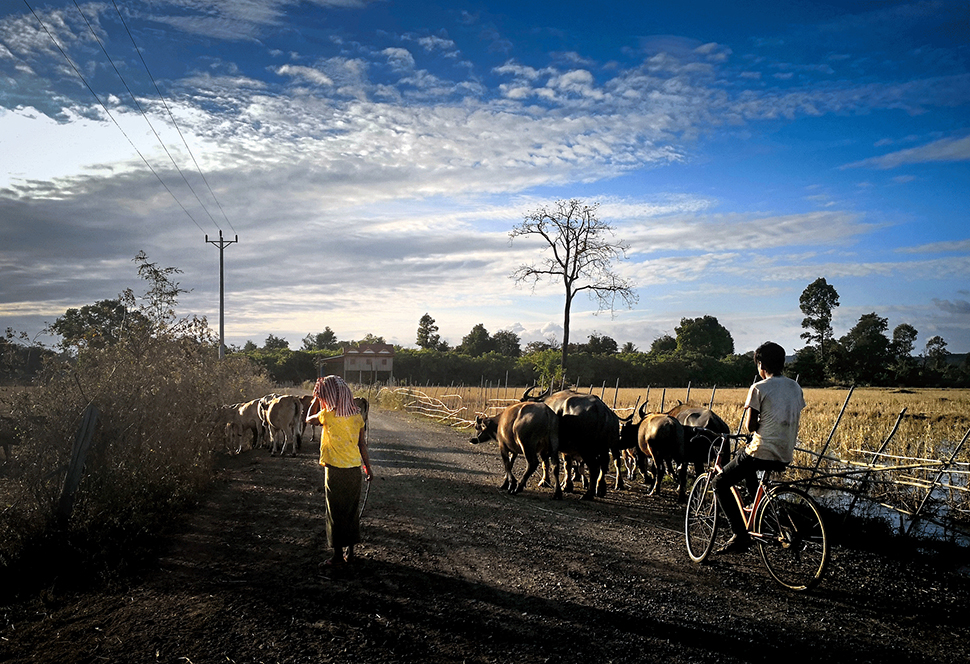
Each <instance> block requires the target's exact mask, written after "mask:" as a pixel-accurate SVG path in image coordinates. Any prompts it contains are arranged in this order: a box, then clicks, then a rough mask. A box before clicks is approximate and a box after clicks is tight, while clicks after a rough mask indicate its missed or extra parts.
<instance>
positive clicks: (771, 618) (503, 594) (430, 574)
mask: <svg viewBox="0 0 970 664" xmlns="http://www.w3.org/2000/svg"><path fill="white" fill-rule="evenodd" d="M467 439H468V435H467V433H464V432H457V431H453V430H451V429H448V428H445V427H441V426H437V425H434V424H431V423H428V422H425V421H421V420H415V419H413V418H411V417H410V416H407V415H404V414H401V413H397V412H388V411H374V412H372V414H371V432H370V446H371V456H372V459H373V461H374V467H375V472H376V475H377V479H375V481H374V482H373V483H372V485H371V487H370V490H369V495H368V496H367V501H366V503H365V506H364V512H363V519H362V526H363V531H364V542H363V543H362V544H361V545H360V546H359V547H358V554H359V560H358V562H357V563H355V564H354V565H352V566H345V567H343V568H337V569H329V568H326V567H322V566H321V565H320V563H322V562H323V561H324V560H325V559H326V558H327V557H328V555H329V552H328V550H327V547H326V535H325V525H324V518H323V497H322V494H321V493H320V492H319V491H318V490H317V488H316V486H317V472H316V470H317V469H316V466H315V454H314V452H313V451H311V450H309V449H308V448H307V447H304V449H303V451H302V453H301V454H300V455H299V456H298V457H296V458H291V457H286V458H274V457H270V456H269V453H268V451H267V450H256V451H249V452H244V453H243V454H241V455H239V456H236V457H227V458H226V459H225V460H224V468H223V469H222V471H221V473H220V480H219V482H218V483H217V485H216V486H215V487H214V488H213V490H212V491H211V493H210V494H209V495H208V496H207V498H206V500H205V501H203V503H202V504H201V506H200V507H199V508H198V509H197V510H195V511H194V512H193V513H191V514H190V515H188V516H187V517H186V519H185V522H184V526H183V527H182V528H181V529H180V531H179V532H177V533H175V534H173V535H172V536H171V537H168V538H166V539H165V541H164V542H163V545H162V547H161V548H160V549H159V551H158V553H157V558H156V559H155V560H154V561H153V562H152V564H150V565H148V566H147V567H145V568H143V569H141V570H140V571H139V572H138V573H137V574H130V575H127V576H125V577H124V578H123V579H121V580H118V579H115V580H114V581H113V582H111V583H103V584H99V585H98V587H97V588H88V589H85V590H77V589H76V587H75V589H74V590H71V589H69V587H68V586H66V585H65V584H64V583H63V582H55V583H54V584H52V585H51V587H49V588H47V589H45V590H44V591H43V592H42V593H41V594H40V595H39V596H37V597H33V598H30V599H29V600H26V601H21V602H19V603H16V604H12V605H9V606H5V607H0V610H2V614H0V616H2V618H3V620H2V624H0V661H4V662H12V663H13V662H16V663H21V662H24V663H25V662H31V663H37V662H65V663H71V664H77V663H81V662H172V663H176V662H178V663H181V664H185V663H188V664H203V663H213V664H214V663H217V662H237V663H241V662H313V663H317V662H355V663H371V662H373V663H390V662H469V663H478V662H502V663H505V662H513V661H514V662H524V663H533V662H534V663H558V662H562V663H568V662H595V663H601V662H654V661H664V662H674V663H679V662H761V661H771V662H799V661H821V662H879V663H889V662H893V663H895V662H927V663H930V662H932V663H938V662H959V663H961V664H963V663H965V662H967V661H968V658H970V646H968V643H970V613H968V606H970V581H968V579H967V577H966V576H964V575H963V574H961V573H960V572H959V571H958V570H957V564H955V563H954V562H953V561H952V559H951V560H945V559H943V558H941V557H939V556H937V555H932V554H929V553H918V552H917V553H915V554H914V553H913V551H912V550H911V549H907V551H906V552H905V553H904V552H900V551H895V550H893V547H892V546H887V545H883V547H882V548H883V549H884V551H882V552H879V553H876V552H873V551H865V550H863V549H860V548H858V547H856V546H847V545H845V544H844V540H843V545H842V546H836V548H835V551H834V560H833V564H832V566H831V567H830V569H829V573H828V575H827V577H826V579H825V580H824V581H823V583H822V585H821V586H820V587H819V588H818V589H816V590H815V591H813V592H811V593H808V594H794V593H791V592H788V591H785V590H784V589H782V588H781V587H780V586H778V585H777V584H776V583H775V582H774V581H772V579H771V578H770V577H769V576H768V574H767V572H766V570H765V568H764V566H763V565H762V563H761V560H760V558H759V556H758V554H757V553H756V552H754V551H752V552H751V553H748V554H742V555H740V556H733V557H731V556H720V557H715V559H714V560H713V561H712V562H711V563H709V564H705V565H696V564H694V563H692V562H691V561H690V560H689V559H688V557H687V554H686V551H685V547H684V538H683V531H682V523H681V522H682V518H683V508H682V506H680V505H678V504H677V502H676V500H675V493H674V490H673V488H672V486H665V487H664V490H663V491H662V493H661V495H658V496H655V497H650V496H647V495H646V494H645V491H644V488H643V485H642V484H640V483H637V484H634V485H632V486H631V487H630V488H628V489H627V490H625V491H620V492H617V491H612V490H611V491H610V492H609V494H608V495H607V497H606V498H604V499H598V500H596V501H594V502H585V501H580V500H579V494H572V495H567V496H566V498H565V500H563V501H562V502H553V501H551V500H550V496H551V491H550V490H548V489H539V488H537V487H535V485H534V484H532V485H530V486H529V487H528V488H527V489H526V490H525V491H524V492H523V493H521V494H520V495H518V496H510V495H508V494H506V493H502V492H500V491H499V490H498V486H499V484H500V483H501V480H502V477H501V473H500V468H501V464H500V462H499V458H498V454H497V450H496V448H495V447H494V444H493V445H481V446H472V445H469V444H468V442H467ZM519 464H520V467H519V469H518V470H519V472H520V473H521V470H522V467H521V465H522V462H521V461H520V462H519ZM873 548H878V547H873ZM963 562H967V561H963Z"/></svg>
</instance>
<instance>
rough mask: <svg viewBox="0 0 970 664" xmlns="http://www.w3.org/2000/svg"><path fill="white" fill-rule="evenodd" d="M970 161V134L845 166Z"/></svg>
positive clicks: (891, 166)
mask: <svg viewBox="0 0 970 664" xmlns="http://www.w3.org/2000/svg"><path fill="white" fill-rule="evenodd" d="M947 161H970V136H965V137H964V138H943V139H940V140H938V141H933V142H932V143H928V144H926V145H921V146H919V147H915V148H909V149H907V150H899V151H898V152H891V153H889V154H886V155H882V156H881V157H872V158H870V159H863V160H862V161H856V162H853V163H851V164H846V165H845V166H843V168H878V169H882V170H887V169H890V168H898V167H899V166H904V165H906V164H925V163H932V162H947Z"/></svg>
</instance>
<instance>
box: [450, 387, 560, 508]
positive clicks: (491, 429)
mask: <svg viewBox="0 0 970 664" xmlns="http://www.w3.org/2000/svg"><path fill="white" fill-rule="evenodd" d="M475 431H476V432H477V435H476V436H475V437H474V438H472V439H471V440H470V441H469V442H471V443H473V444H477V443H484V442H485V441H488V440H493V439H494V440H497V441H498V445H499V453H500V454H501V455H502V463H503V464H504V466H505V482H503V483H502V489H504V490H506V491H508V492H509V493H511V494H516V493H519V492H520V491H522V489H524V488H525V485H526V483H527V482H528V481H529V478H530V477H532V474H533V473H535V471H536V468H538V467H539V461H540V460H541V461H542V463H543V465H544V466H545V467H546V468H549V467H550V466H551V468H552V473H553V476H554V479H555V484H554V485H553V486H554V487H555V490H554V493H553V496H552V497H553V499H554V500H562V487H561V486H560V485H559V420H558V418H557V416H556V414H555V413H554V412H553V411H552V409H551V408H549V406H547V405H546V404H544V403H541V402H534V401H526V402H520V403H516V404H512V405H511V406H509V407H508V408H506V409H505V410H504V411H502V412H501V413H500V414H499V415H498V416H497V417H483V416H481V415H479V416H478V417H477V418H475ZM520 454H522V455H523V456H525V458H526V460H527V461H528V466H527V467H526V469H525V475H523V476H522V480H521V481H517V480H516V479H515V475H514V474H512V466H513V465H514V464H515V458H516V457H517V456H518V455H520Z"/></svg>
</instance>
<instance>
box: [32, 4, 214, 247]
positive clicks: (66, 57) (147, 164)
mask: <svg viewBox="0 0 970 664" xmlns="http://www.w3.org/2000/svg"><path fill="white" fill-rule="evenodd" d="M24 4H25V5H27V9H29V10H30V13H31V14H32V15H33V17H34V18H35V19H37V22H38V23H39V24H40V27H41V28H43V29H44V32H46V33H47V36H48V37H50V40H51V42H52V43H53V44H54V47H55V48H57V50H58V51H60V53H61V55H63V56H64V59H65V60H66V61H67V64H68V65H70V67H71V69H73V70H74V73H75V74H76V75H77V77H78V78H79V79H81V82H82V83H83V84H84V87H86V88H87V89H88V91H89V92H90V93H91V94H92V95H93V96H94V98H95V100H96V101H97V102H98V104H100V105H101V108H102V109H104V112H105V114H106V115H107V116H108V119H109V120H111V121H112V122H113V123H114V125H115V126H116V127H117V128H118V131H120V132H121V135H122V136H124V137H125V139H126V140H127V141H128V143H129V145H131V147H132V149H133V150H134V151H135V153H136V154H137V155H138V156H139V157H141V160H142V161H143V162H145V166H147V167H148V170H150V171H151V172H152V175H154V176H155V178H156V179H157V180H158V182H159V184H161V185H162V187H164V188H165V191H167V192H168V194H169V196H171V197H172V199H173V200H174V201H175V202H176V203H177V204H178V206H179V207H180V208H182V212H184V213H185V216H187V217H188V218H189V219H191V220H192V223H193V224H195V225H196V227H198V229H199V230H200V231H202V232H203V233H205V229H204V228H202V226H201V225H199V222H198V221H196V219H195V217H193V216H192V213H191V212H189V211H188V210H187V209H186V208H185V206H184V205H182V201H180V200H179V199H178V196H176V195H175V193H174V192H173V191H172V190H171V189H170V188H169V186H168V185H167V184H165V181H164V180H162V178H161V176H160V175H159V174H158V172H157V171H156V170H155V169H154V168H153V167H152V165H151V164H150V163H149V162H148V159H146V158H145V155H143V154H142V153H141V150H139V149H138V146H136V145H135V143H134V141H132V140H131V138H130V137H129V136H128V134H127V133H126V132H125V130H124V129H122V127H121V125H120V124H118V121H117V120H116V119H115V117H114V116H113V115H112V114H111V111H109V110H108V107H107V106H106V105H105V103H104V102H103V101H101V98H100V97H99V96H98V93H97V92H95V91H94V89H93V88H92V87H91V85H90V84H89V83H88V81H87V79H85V78H84V75H83V74H81V72H80V70H78V68H77V65H75V64H74V61H73V60H71V58H70V57H69V56H68V55H67V53H66V52H65V51H64V49H63V48H61V45H60V44H59V43H57V39H55V38H54V35H53V34H51V31H50V30H48V29H47V25H46V24H45V23H44V21H42V20H41V18H40V17H39V16H38V15H37V12H35V11H34V8H33V7H31V6H30V3H29V2H28V1H27V0H24Z"/></svg>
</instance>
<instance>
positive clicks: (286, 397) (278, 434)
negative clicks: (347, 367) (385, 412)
mask: <svg viewBox="0 0 970 664" xmlns="http://www.w3.org/2000/svg"><path fill="white" fill-rule="evenodd" d="M354 402H355V403H356V404H357V407H358V408H360V413H361V415H363V416H364V425H365V429H366V425H367V419H368V418H367V416H368V412H369V410H370V408H369V404H368V403H367V399H364V398H363V397H356V398H354ZM312 403H313V397H312V396H311V395H309V394H307V395H303V396H294V395H291V394H282V395H281V394H267V395H266V396H264V397H260V398H259V399H253V400H252V401H247V402H245V403H236V404H232V405H231V406H222V407H220V408H219V410H218V411H217V412H216V415H215V421H216V423H217V424H218V425H224V426H225V433H226V435H227V436H228V440H229V443H228V445H229V449H231V450H233V451H235V452H236V453H237V454H238V453H239V452H241V451H242V448H243V446H244V445H245V442H246V440H247V438H248V439H249V440H250V445H251V446H252V448H253V449H256V448H257V447H269V448H270V454H274V455H275V454H276V450H277V445H278V446H279V454H280V456H283V454H285V453H286V448H287V445H289V448H290V455H291V456H295V455H296V453H297V450H299V449H300V448H301V447H302V445H303V437H304V436H305V435H306V433H307V429H311V434H312V433H313V431H312V428H313V427H312V425H310V424H307V423H306V421H305V418H304V413H306V412H308V411H309V409H310V405H311V404H312Z"/></svg>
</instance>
